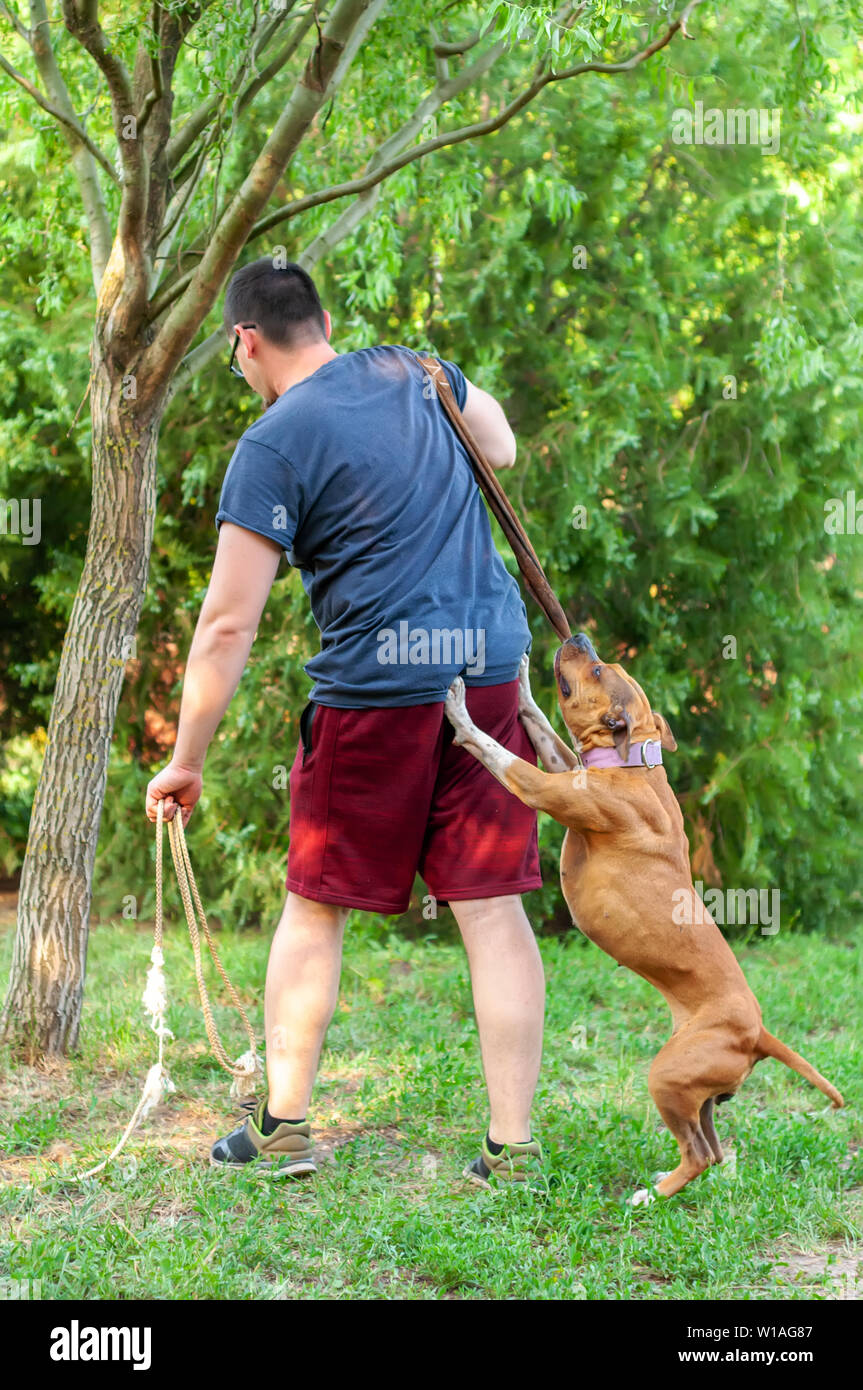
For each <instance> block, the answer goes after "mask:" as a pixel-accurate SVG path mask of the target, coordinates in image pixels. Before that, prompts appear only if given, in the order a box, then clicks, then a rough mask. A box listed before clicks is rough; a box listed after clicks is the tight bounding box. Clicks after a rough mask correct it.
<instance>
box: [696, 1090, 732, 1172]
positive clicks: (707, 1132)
mask: <svg viewBox="0 0 863 1390" xmlns="http://www.w3.org/2000/svg"><path fill="white" fill-rule="evenodd" d="M713 1107H714V1100H713V1096H708V1097H707V1100H706V1101H705V1102H704V1104H703V1105H702V1107H701V1113H700V1114H699V1117H698V1119H699V1123H700V1125H701V1133H702V1134H703V1135H704V1137H705V1139H706V1140H707V1143H708V1145H709V1146H710V1149H711V1152H712V1154H713V1159H714V1162H715V1163H723V1162H724V1160H725V1155H724V1154H723V1152H722V1145H721V1144H720V1142H719V1135H718V1134H717V1133H716V1126H715V1125H714V1123H713Z"/></svg>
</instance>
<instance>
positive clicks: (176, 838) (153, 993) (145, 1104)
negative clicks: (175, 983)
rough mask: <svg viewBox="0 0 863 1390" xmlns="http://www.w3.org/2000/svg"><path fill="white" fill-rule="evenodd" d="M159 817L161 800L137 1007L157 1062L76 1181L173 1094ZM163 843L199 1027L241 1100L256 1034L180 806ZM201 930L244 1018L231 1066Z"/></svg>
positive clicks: (254, 1077)
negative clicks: (148, 941) (146, 1020)
mask: <svg viewBox="0 0 863 1390" xmlns="http://www.w3.org/2000/svg"><path fill="white" fill-rule="evenodd" d="M163 819H164V805H163V803H162V802H161V801H159V802H157V804H156V919H155V924H154V927H153V949H152V951H151V952H150V968H149V970H148V971H147V983H146V986H145V988H144V994H143V996H142V1003H143V1005H144V1009H145V1012H146V1013H148V1014H149V1015H150V1020H151V1021H150V1026H151V1028H152V1029H153V1032H154V1033H155V1034H156V1036H157V1038H158V1040H159V1051H158V1060H157V1061H156V1062H155V1063H154V1065H153V1066H152V1067H151V1068H150V1070H149V1071H148V1072H147V1076H146V1079H145V1081H144V1089H143V1091H142V1093H141V1098H140V1100H139V1101H138V1104H137V1105H136V1107H135V1110H134V1112H133V1114H132V1118H131V1119H130V1120H129V1123H128V1124H127V1126H126V1128H125V1129H124V1131H123V1133H122V1134H121V1136H120V1138H119V1139H118V1141H117V1143H116V1144H115V1145H114V1147H113V1149H112V1150H111V1152H110V1153H109V1154H108V1157H107V1158H105V1159H103V1160H102V1162H101V1163H97V1164H96V1166H95V1168H88V1169H87V1171H86V1172H84V1173H78V1174H77V1177H78V1179H81V1178H91V1177H93V1176H95V1174H96V1173H100V1172H101V1171H102V1169H103V1168H106V1167H107V1165H108V1164H109V1163H110V1162H111V1161H112V1159H114V1158H116V1157H117V1155H118V1154H119V1153H120V1152H121V1150H122V1149H123V1148H124V1147H125V1144H126V1141H127V1140H128V1138H129V1136H130V1135H131V1134H132V1132H133V1131H134V1129H135V1127H136V1126H137V1125H138V1124H139V1122H140V1121H141V1120H142V1119H143V1118H144V1116H145V1115H147V1114H148V1113H149V1112H150V1111H151V1110H152V1109H153V1107H154V1106H155V1105H158V1104H159V1101H160V1100H161V1099H162V1098H163V1096H165V1095H166V1094H167V1093H168V1092H170V1091H176V1089H177V1088H176V1086H175V1085H174V1083H173V1081H172V1080H171V1078H170V1076H169V1075H168V1071H167V1068H166V1067H165V1061H164V1055H165V1039H166V1038H173V1036H174V1034H173V1033H172V1032H171V1030H170V1028H168V1027H167V1025H166V1023H165V1013H166V1011H167V1008H168V990H167V985H166V982H165V971H164V966H165V957H164V952H163V949H162V936H163V929H164V926H163V914H162V879H163V870H162V840H163V837H162V823H163ZM168 843H169V844H170V846H171V857H172V859H173V861H174V870H175V872H176V875H177V884H178V886H179V889H180V897H181V899H182V902H183V910H184V912H185V914H186V925H187V926H188V928H189V936H190V938H191V942H192V954H193V956H194V960H195V979H196V980H197V982H198V997H199V999H200V1001H201V1012H202V1013H203V1016H204V1026H205V1028H206V1030H207V1038H208V1040H209V1043H210V1049H211V1051H212V1053H213V1056H214V1057H215V1059H216V1061H217V1062H218V1063H219V1066H220V1067H222V1068H223V1069H224V1070H225V1071H226V1072H228V1073H229V1075H230V1076H232V1077H233V1081H232V1083H231V1091H230V1094H231V1096H232V1097H233V1098H235V1099H237V1100H239V1101H243V1100H244V1099H245V1098H246V1097H248V1096H253V1095H254V1094H255V1090H256V1087H257V1086H258V1085H259V1084H260V1083H261V1082H262V1081H263V1075H264V1073H263V1067H262V1066H261V1060H260V1058H259V1057H258V1044H257V1041H256V1039H255V1033H254V1030H253V1028H252V1025H251V1023H250V1022H249V1016H248V1014H247V1013H246V1011H245V1009H244V1008H243V1005H242V1002H241V1000H240V996H239V995H238V994H237V991H236V990H235V989H234V986H233V984H232V982H231V980H230V977H229V975H228V972H227V971H226V970H225V967H224V966H223V965H222V961H221V958H220V956H219V953H218V951H217V950H216V944H215V942H214V941H213V938H212V935H211V933H210V927H209V924H208V922H207V917H206V913H205V912H204V908H203V906H202V903H201V898H200V894H199V893H198V885H197V883H196V882H195V875H194V873H193V871H192V863H191V860H190V858H189V850H188V847H187V845H186V837H185V834H184V832H183V817H182V813H181V812H180V810H179V808H178V809H177V811H176V812H175V814H174V818H173V820H170V821H169V822H168ZM202 927H203V932H204V939H205V941H206V943H207V948H208V950H209V952H210V955H211V956H212V958H213V961H214V962H215V965H216V969H217V970H218V972H219V974H220V975H221V977H222V980H223V982H224V984H225V987H226V989H227V991H228V994H229V995H230V997H231V1002H232V1004H233V1005H234V1008H235V1009H236V1010H237V1011H238V1013H239V1014H240V1017H241V1018H242V1020H243V1027H244V1028H245V1030H246V1037H247V1038H248V1042H249V1048H248V1051H247V1052H244V1053H243V1055H242V1056H241V1057H238V1058H237V1060H236V1062H232V1061H231V1059H230V1057H229V1056H228V1053H227V1051H226V1050H225V1046H224V1044H223V1042H222V1039H221V1038H220V1037H219V1031H218V1029H217V1027H216V1020H215V1019H214V1017H213V1009H212V1005H211V1003H210V996H209V993H208V991H207V985H206V982H205V980H204V970H203V961H202V953H201V928H202Z"/></svg>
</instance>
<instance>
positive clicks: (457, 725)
mask: <svg viewBox="0 0 863 1390" xmlns="http://www.w3.org/2000/svg"><path fill="white" fill-rule="evenodd" d="M445 709H446V717H447V719H448V720H449V722H450V723H451V724H452V726H453V728H454V729H455V738H454V740H453V742H454V743H464V740H465V738H466V736H467V734H468V731H469V730H470V727H471V718H470V715H469V714H468V712H467V703H466V698H465V688H464V681H463V680H462V678H461V676H456V678H455V680H454V681H453V683H452V685H451V686H450V688H449V690H448V691H447V693H446V701H445Z"/></svg>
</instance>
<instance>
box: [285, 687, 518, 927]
mask: <svg viewBox="0 0 863 1390" xmlns="http://www.w3.org/2000/svg"><path fill="white" fill-rule="evenodd" d="M467 708H468V711H469V713H470V715H471V717H472V718H473V721H474V723H475V724H476V725H477V726H478V727H479V728H480V729H484V730H485V732H486V733H488V734H490V735H491V736H492V738H494V739H496V740H497V741H498V743H501V744H503V746H504V748H507V749H509V750H510V751H511V752H513V753H515V754H517V756H518V757H520V758H524V760H525V761H526V762H529V763H532V764H533V765H534V767H535V766H536V753H535V752H534V749H533V745H532V744H531V742H530V739H529V738H528V736H527V734H526V733H525V731H524V728H523V726H522V724H521V723H520V721H519V719H518V681H517V680H515V681H509V682H507V683H506V684H504V685H480V686H469V687H468V688H467ZM290 786H291V840H290V849H289V851H288V877H287V881H286V886H287V887H288V889H289V890H290V891H291V892H293V893H299V894H300V895H301V896H302V897H304V898H313V899H315V900H316V901H317V902H324V903H339V904H340V905H343V906H347V907H356V908H364V909H366V910H367V911H370V912H384V913H402V912H405V911H407V908H408V904H409V902H410V894H411V889H412V888H413V885H414V879H415V876H416V874H417V873H419V874H420V875H421V876H422V878H423V879H425V882H426V884H427V885H428V888H429V892H430V893H432V894H433V895H434V897H435V898H437V900H438V902H440V903H445V902H447V901H450V900H452V901H456V902H457V901H459V900H460V899H464V898H495V897H500V896H502V895H503V894H507V893H523V892H525V891H527V890H528V889H531V888H541V887H542V878H541V876H540V872H539V847H538V844H537V832H536V811H535V810H533V809H532V808H531V807H530V806H525V805H524V803H523V802H522V801H520V800H519V799H518V797H517V796H514V795H513V794H512V792H509V791H507V789H506V787H504V786H502V785H501V783H500V782H498V780H497V778H496V777H493V776H492V774H491V773H490V772H489V771H488V770H487V769H486V768H484V767H483V765H482V763H480V762H478V761H477V759H476V758H474V757H473V755H472V754H471V753H468V752H466V751H465V749H464V748H460V747H458V745H456V744H454V743H453V728H452V725H451V724H450V722H449V720H448V719H447V717H446V714H445V713H444V706H443V704H442V703H437V704H426V705H401V706H389V707H387V708H386V709H383V708H379V707H376V708H367V709H336V708H334V707H333V706H332V705H318V704H312V703H310V704H309V705H307V706H306V708H305V710H304V711H303V715H302V718H301V721H300V742H299V745H298V747H297V753H296V757H295V758H294V765H293V767H292V769H291V779H290Z"/></svg>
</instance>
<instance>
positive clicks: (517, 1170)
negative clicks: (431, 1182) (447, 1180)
mask: <svg viewBox="0 0 863 1390" xmlns="http://www.w3.org/2000/svg"><path fill="white" fill-rule="evenodd" d="M541 1164H542V1145H541V1144H540V1143H539V1140H538V1139H530V1140H529V1141H528V1142H527V1143H526V1144H504V1146H503V1148H502V1150H501V1151H500V1153H499V1154H493V1153H492V1151H491V1149H490V1148H489V1147H488V1135H486V1136H485V1138H484V1139H483V1141H482V1151H481V1153H480V1155H479V1157H478V1158H475V1159H474V1161H473V1163H469V1164H468V1166H467V1167H466V1168H465V1169H464V1171H463V1173H462V1176H463V1177H465V1178H469V1179H470V1181H471V1182H474V1183H477V1184H478V1186H480V1187H497V1186H498V1185H499V1184H500V1183H511V1182H515V1183H527V1184H528V1185H529V1186H531V1187H536V1186H539V1187H545V1186H546V1185H547V1184H546V1182H545V1179H544V1175H543V1173H542V1170H541Z"/></svg>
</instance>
